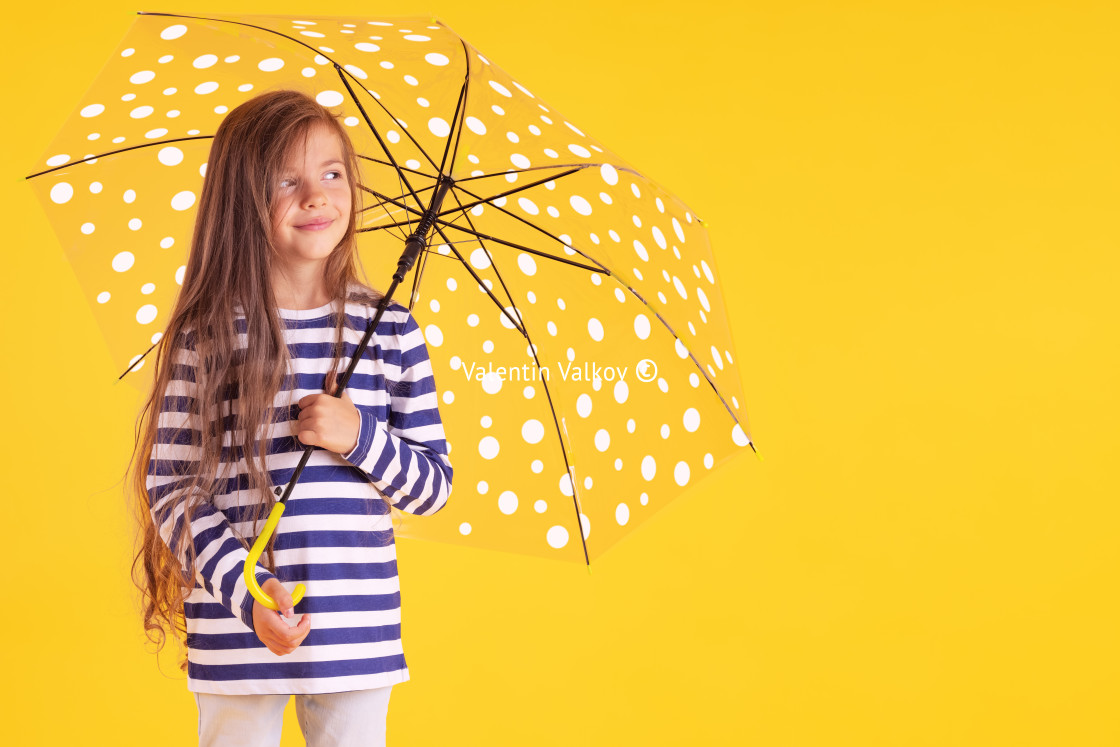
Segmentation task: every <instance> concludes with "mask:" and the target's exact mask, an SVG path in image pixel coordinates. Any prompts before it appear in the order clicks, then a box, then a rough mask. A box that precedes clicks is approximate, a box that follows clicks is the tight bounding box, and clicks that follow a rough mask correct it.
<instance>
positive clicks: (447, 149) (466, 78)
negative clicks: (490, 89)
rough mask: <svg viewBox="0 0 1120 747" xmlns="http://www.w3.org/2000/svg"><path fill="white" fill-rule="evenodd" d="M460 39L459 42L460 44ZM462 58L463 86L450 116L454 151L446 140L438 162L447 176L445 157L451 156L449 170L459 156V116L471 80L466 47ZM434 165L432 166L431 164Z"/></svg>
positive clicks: (464, 109)
mask: <svg viewBox="0 0 1120 747" xmlns="http://www.w3.org/2000/svg"><path fill="white" fill-rule="evenodd" d="M462 41H463V40H462V39H460V40H459V42H460V43H462ZM463 57H464V58H465V59H466V60H467V71H466V74H465V75H463V85H462V86H460V87H459V98H458V99H457V100H456V101H455V113H454V114H452V115H451V129H452V130H453V131H454V132H455V150H454V151H452V150H451V138H447V144H446V145H444V146H443V159H442V160H440V164H439V173H440V174H447V173H449V172H448V171H447V156H448V154H449V153H450V154H451V170H454V168H455V158H456V157H457V156H458V155H459V135H460V134H461V133H462V131H463V122H464V121H466V120H465V118H464V119H462V120H460V118H459V115H460V114H463V113H465V111H466V106H464V104H465V102H466V100H467V88H468V85H469V83H470V80H471V65H470V58H469V57H467V55H466V46H465V45H464V48H463ZM433 165H434V164H433Z"/></svg>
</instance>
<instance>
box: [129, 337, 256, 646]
mask: <svg viewBox="0 0 1120 747" xmlns="http://www.w3.org/2000/svg"><path fill="white" fill-rule="evenodd" d="M196 361H197V354H196V353H195V352H194V351H193V350H191V349H188V348H186V347H184V346H178V347H177V348H176V350H175V354H174V358H173V363H172V370H171V378H170V379H169V381H168V384H167V391H166V392H165V393H164V398H163V403H162V407H161V408H160V413H159V422H158V424H157V431H156V440H155V444H153V446H152V457H151V460H150V462H149V464H148V477H147V491H148V500H149V508H150V510H151V513H152V520H153V522H154V523H155V525H156V526H157V527H158V528H159V534H160V537H162V538H163V541H164V543H166V544H167V546H168V548H171V547H173V546H174V545H175V544H177V540H178V539H179V537H180V536H181V535H182V534H183V532H184V526H183V525H184V521H183V510H184V508H185V504H186V499H187V497H188V494H187V492H186V491H187V490H188V489H189V488H188V486H189V483H190V477H189V476H184V473H185V472H186V471H187V470H189V469H190V468H191V467H192V466H193V467H195V468H197V465H198V464H199V463H200V461H201V457H202V448H201V443H202V431H201V429H200V428H199V417H198V415H196V414H193V413H192V409H193V406H194V400H195V392H196V384H195V363H196ZM180 429H181V430H180ZM190 529H191V534H192V540H191V541H192V544H193V545H194V551H195V556H196V568H195V576H196V578H197V579H198V581H199V582H200V583H201V584H202V586H203V588H205V589H206V591H208V592H209V593H210V594H211V595H212V596H213V597H214V598H215V599H217V600H218V601H219V602H220V603H221V604H222V605H223V606H224V607H225V608H226V609H227V610H229V612H230V613H231V614H233V615H234V616H235V617H238V618H240V619H241V621H242V622H244V623H245V625H247V626H248V627H249V629H250V630H253V631H254V632H255V628H254V627H253V596H252V594H250V593H249V589H248V587H247V586H246V584H245V577H244V568H245V560H246V559H247V558H248V556H249V552H248V551H247V550H246V549H245V548H244V547H242V546H241V542H240V541H238V538H237V535H236V534H235V533H234V531H233V527H232V526H231V525H230V523H229V520H228V519H227V517H226V515H225V514H224V513H223V512H222V511H221V510H220V509H218V507H217V506H215V505H214V502H213V500H212V497H211V496H207V499H206V500H204V501H202V502H200V504H199V505H198V508H197V509H196V510H195V512H194V516H193V519H192V521H191V528H190ZM186 549H187V548H186V545H184V547H183V554H181V555H179V556H178V558H177V559H178V561H179V564H180V566H181V567H183V568H186V567H187V558H186ZM256 577H257V582H258V583H260V584H263V583H264V582H265V581H267V580H268V579H270V578H276V577H275V576H274V575H273V574H272V573H271V572H270V571H269V570H268V569H267V568H265V567H263V566H262V565H260V564H259V563H258V564H257V566H256Z"/></svg>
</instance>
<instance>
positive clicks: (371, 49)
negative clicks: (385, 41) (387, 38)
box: [354, 42, 381, 52]
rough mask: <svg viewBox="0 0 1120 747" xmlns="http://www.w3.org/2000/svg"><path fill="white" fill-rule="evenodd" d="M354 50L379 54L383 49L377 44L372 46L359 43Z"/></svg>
mask: <svg viewBox="0 0 1120 747" xmlns="http://www.w3.org/2000/svg"><path fill="white" fill-rule="evenodd" d="M354 49H356V50H358V51H359V52H377V51H379V50H380V49H381V47H379V46H377V45H376V44H370V43H369V42H358V43H357V44H355V45H354Z"/></svg>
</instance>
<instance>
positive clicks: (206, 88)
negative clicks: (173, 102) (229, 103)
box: [194, 80, 218, 96]
mask: <svg viewBox="0 0 1120 747" xmlns="http://www.w3.org/2000/svg"><path fill="white" fill-rule="evenodd" d="M217 90H218V84H217V82H215V81H212V80H208V81H206V82H205V83H199V84H198V85H197V86H195V87H194V92H195V93H197V94H200V95H203V96H205V95H206V94H208V93H214V91H217Z"/></svg>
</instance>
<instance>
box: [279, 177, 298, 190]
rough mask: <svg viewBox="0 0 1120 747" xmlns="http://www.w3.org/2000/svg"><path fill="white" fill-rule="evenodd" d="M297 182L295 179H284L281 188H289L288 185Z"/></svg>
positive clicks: (292, 185) (290, 185)
mask: <svg viewBox="0 0 1120 747" xmlns="http://www.w3.org/2000/svg"><path fill="white" fill-rule="evenodd" d="M295 183H296V180H295V179H284V180H283V181H281V182H280V188H281V189H287V188H288V187H294V186H295Z"/></svg>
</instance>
